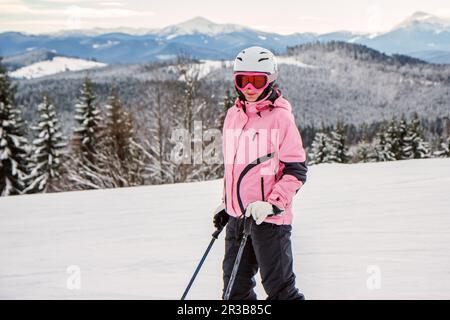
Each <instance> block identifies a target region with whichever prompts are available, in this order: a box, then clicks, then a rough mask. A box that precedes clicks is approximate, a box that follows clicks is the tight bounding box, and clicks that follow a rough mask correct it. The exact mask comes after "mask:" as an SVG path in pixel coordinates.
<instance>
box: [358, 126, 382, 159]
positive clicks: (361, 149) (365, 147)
mask: <svg viewBox="0 0 450 320" xmlns="http://www.w3.org/2000/svg"><path fill="white" fill-rule="evenodd" d="M361 130H362V137H361V141H360V142H359V144H358V147H357V149H356V156H357V160H358V162H374V161H376V160H377V159H376V158H377V156H376V154H375V152H374V150H373V146H372V145H371V144H370V142H369V138H368V134H367V124H366V123H364V124H363V125H362V126H361Z"/></svg>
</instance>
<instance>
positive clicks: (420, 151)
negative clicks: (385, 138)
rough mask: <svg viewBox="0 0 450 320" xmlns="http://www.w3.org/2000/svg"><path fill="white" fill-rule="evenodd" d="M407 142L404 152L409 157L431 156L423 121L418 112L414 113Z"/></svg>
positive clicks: (406, 138)
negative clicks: (424, 133) (423, 129)
mask: <svg viewBox="0 0 450 320" xmlns="http://www.w3.org/2000/svg"><path fill="white" fill-rule="evenodd" d="M405 142H406V144H407V146H406V147H405V148H404V150H403V152H404V155H405V156H406V157H407V158H410V159H411V158H412V159H421V158H428V157H429V156H430V147H429V143H428V142H426V141H425V140H424V138H423V133H422V128H421V123H420V120H419V116H418V115H417V113H414V115H413V118H412V120H411V122H410V124H409V125H408V130H407V135H406V137H405Z"/></svg>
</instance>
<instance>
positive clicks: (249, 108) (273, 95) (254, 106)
mask: <svg viewBox="0 0 450 320" xmlns="http://www.w3.org/2000/svg"><path fill="white" fill-rule="evenodd" d="M280 97H282V95H281V92H280V91H279V90H278V89H276V88H274V89H272V90H271V91H270V92H269V94H267V96H266V97H265V98H264V99H261V100H259V101H254V102H250V101H243V100H241V99H239V98H237V99H236V102H235V105H236V107H237V108H240V109H242V110H243V111H244V112H245V113H246V114H247V115H249V116H250V115H255V114H257V115H258V116H260V117H261V113H260V112H261V111H263V110H266V109H269V108H274V107H275V105H274V104H275V101H276V100H277V99H278V98H280Z"/></svg>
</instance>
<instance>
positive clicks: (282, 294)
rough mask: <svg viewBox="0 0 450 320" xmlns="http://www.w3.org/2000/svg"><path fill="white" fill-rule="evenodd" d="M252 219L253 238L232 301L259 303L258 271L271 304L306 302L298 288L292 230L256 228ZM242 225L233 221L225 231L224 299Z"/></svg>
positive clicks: (268, 226) (265, 224)
mask: <svg viewBox="0 0 450 320" xmlns="http://www.w3.org/2000/svg"><path fill="white" fill-rule="evenodd" d="M251 219H252V231H251V235H250V236H249V237H248V239H247V243H246V245H245V248H244V251H243V254H242V258H241V263H240V265H239V269H238V272H237V274H236V279H235V281H234V285H233V288H232V290H231V293H230V300H256V293H255V291H254V288H255V286H256V282H255V279H254V276H255V275H256V273H257V272H258V269H260V273H261V280H262V285H263V287H264V290H265V291H266V293H267V295H268V296H267V299H268V300H304V296H303V294H302V293H300V292H299V291H298V289H297V288H296V287H295V274H294V272H293V267H292V265H293V258H292V248H291V239H290V238H291V230H292V226H290V225H275V224H272V223H266V222H263V223H262V224H260V225H257V224H256V223H255V221H254V220H253V218H251ZM243 221H244V220H243V219H239V218H234V217H230V219H229V221H228V224H227V227H226V236H225V257H224V260H223V264H222V268H223V283H224V288H223V293H222V299H223V298H224V295H225V290H226V288H227V285H228V281H229V279H230V276H231V272H232V270H233V265H234V262H235V259H236V255H237V252H238V250H239V244H240V240H241V238H242V234H243V227H244V223H243Z"/></svg>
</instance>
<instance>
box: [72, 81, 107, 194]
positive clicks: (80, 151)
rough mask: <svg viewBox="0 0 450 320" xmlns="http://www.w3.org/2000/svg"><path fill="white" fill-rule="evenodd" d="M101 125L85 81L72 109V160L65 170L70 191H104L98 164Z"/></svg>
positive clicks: (91, 85)
mask: <svg viewBox="0 0 450 320" xmlns="http://www.w3.org/2000/svg"><path fill="white" fill-rule="evenodd" d="M102 121H103V120H102V117H101V111H100V108H99V106H98V104H97V102H96V96H95V93H94V89H93V84H92V81H91V80H90V79H89V77H86V78H85V81H84V83H83V86H82V89H81V92H80V98H79V101H78V103H77V104H76V105H75V127H74V130H73V138H72V145H71V155H72V157H71V161H70V162H68V168H67V171H68V176H69V180H70V181H71V183H72V188H74V189H98V188H104V187H105V168H103V167H102V161H101V150H102V142H103V139H102V134H103V133H104V128H103V123H102ZM103 163H104V162H103Z"/></svg>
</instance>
